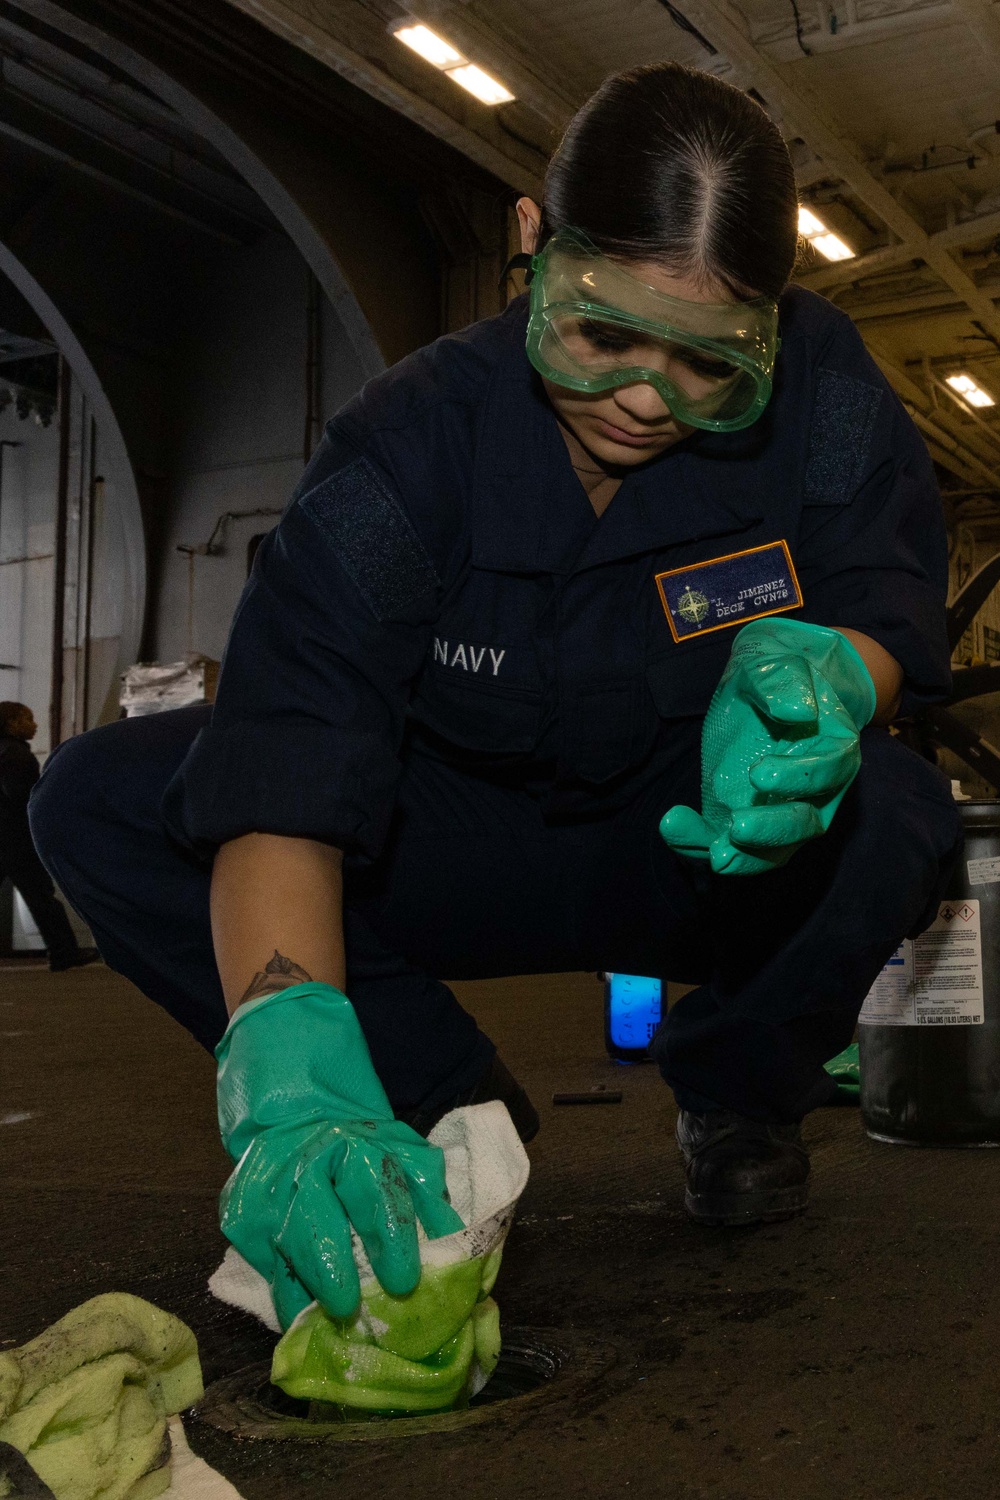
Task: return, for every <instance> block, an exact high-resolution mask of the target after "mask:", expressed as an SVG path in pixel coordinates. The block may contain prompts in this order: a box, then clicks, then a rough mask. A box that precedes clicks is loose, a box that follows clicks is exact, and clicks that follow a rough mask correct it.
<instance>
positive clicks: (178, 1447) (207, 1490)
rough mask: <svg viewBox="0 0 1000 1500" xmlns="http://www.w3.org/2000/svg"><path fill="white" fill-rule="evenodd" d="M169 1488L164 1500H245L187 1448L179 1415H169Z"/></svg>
mask: <svg viewBox="0 0 1000 1500" xmlns="http://www.w3.org/2000/svg"><path fill="white" fill-rule="evenodd" d="M169 1425H170V1488H169V1490H167V1491H165V1493H164V1496H163V1500H242V1496H241V1495H240V1492H239V1490H236V1489H234V1488H233V1486H232V1485H231V1484H230V1483H229V1480H228V1479H224V1478H223V1476H222V1475H221V1474H220V1473H219V1471H218V1469H210V1468H209V1467H208V1464H207V1463H206V1462H205V1460H204V1459H203V1458H196V1457H195V1455H194V1454H193V1453H192V1452H191V1449H190V1448H189V1447H188V1440H187V1437H186V1436H185V1433H184V1425H183V1423H182V1422H181V1419H180V1417H171V1418H170V1424H169Z"/></svg>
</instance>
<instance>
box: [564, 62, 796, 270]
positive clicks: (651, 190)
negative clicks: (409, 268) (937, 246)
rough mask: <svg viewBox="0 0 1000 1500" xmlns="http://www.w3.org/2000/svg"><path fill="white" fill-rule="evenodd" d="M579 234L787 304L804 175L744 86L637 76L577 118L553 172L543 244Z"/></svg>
mask: <svg viewBox="0 0 1000 1500" xmlns="http://www.w3.org/2000/svg"><path fill="white" fill-rule="evenodd" d="M570 226H572V227H574V228H577V229H583V230H585V231H586V233H587V234H588V235H589V236H590V238H591V239H592V240H593V241H594V243H595V244H596V245H597V247H598V249H600V250H603V251H604V252H605V254H607V255H613V256H618V257H620V258H622V259H626V260H657V261H662V262H663V264H664V265H665V266H668V267H669V268H670V269H671V270H677V271H680V272H683V273H685V274H689V275H690V274H695V275H697V276H700V277H702V278H704V279H705V280H706V281H707V280H714V281H720V282H722V283H723V285H724V286H726V287H727V288H728V290H729V291H730V292H731V293H732V294H733V295H734V296H736V297H741V298H744V297H747V296H753V295H754V294H757V293H760V294H763V295H766V296H769V297H777V296H778V295H779V293H780V292H781V291H782V289H783V288H784V286H785V283H786V282H787V280H788V278H789V276H790V274H791V271H792V266H793V265H794V263H795V254H796V247H797V244H798V204H797V195H796V188H795V174H794V173H793V171H792V164H791V161H790V160H789V156H788V151H787V150H786V148H785V143H784V141H783V140H782V138H781V134H780V132H779V130H778V128H777V126H776V125H775V124H774V122H773V121H772V120H771V119H770V118H769V116H768V115H767V114H766V113H765V111H764V110H763V109H762V108H761V107H760V105H759V104H757V103H756V102H755V101H754V100H753V99H751V98H750V97H749V95H747V94H745V93H743V91H742V90H741V89H738V88H735V87H734V86H733V85H732V84H730V83H723V82H722V80H721V79H720V78H715V77H713V76H712V75H711V74H710V73H697V72H695V71H694V70H693V69H691V68H684V67H681V66H680V64H678V63H653V64H651V65H649V66H648V67H642V68H630V69H629V70H628V71H627V72H624V73H615V74H614V75H613V76H612V77H611V78H608V79H606V80H605V82H604V83H603V84H602V85H601V87H600V88H599V89H598V90H597V93H596V94H594V95H593V97H592V98H591V99H589V100H588V101H587V103H586V104H585V105H584V106H583V108H582V109H581V110H579V111H578V112H577V114H576V115H575V116H574V117H573V119H572V120H571V121H570V124H569V127H568V129H567V131H566V134H565V135H564V136H563V139H562V142H561V143H560V145H559V148H558V150H557V151H556V153H555V155H554V156H553V158H552V160H551V162H550V163H549V169H548V172H547V173H546V177H545V190H544V195H543V204H542V232H541V237H540V240H539V244H540V245H541V244H543V243H544V242H545V240H547V239H548V238H549V237H550V235H552V234H554V233H555V231H556V230H558V229H563V228H566V227H570Z"/></svg>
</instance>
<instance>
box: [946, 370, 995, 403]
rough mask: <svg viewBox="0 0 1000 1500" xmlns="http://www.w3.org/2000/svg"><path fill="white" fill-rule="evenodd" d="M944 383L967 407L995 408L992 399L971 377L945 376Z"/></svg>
mask: <svg viewBox="0 0 1000 1500" xmlns="http://www.w3.org/2000/svg"><path fill="white" fill-rule="evenodd" d="M945 381H946V383H947V384H948V385H950V386H951V388H952V390H953V391H957V393H958V394H959V395H960V396H961V398H962V400H963V401H965V402H966V403H967V404H968V405H969V406H996V402H995V401H994V399H993V397H992V396H991V395H990V394H989V393H988V392H987V391H984V390H983V388H982V386H981V385H977V384H976V382H975V381H974V380H973V378H972V376H971V375H947V376H945Z"/></svg>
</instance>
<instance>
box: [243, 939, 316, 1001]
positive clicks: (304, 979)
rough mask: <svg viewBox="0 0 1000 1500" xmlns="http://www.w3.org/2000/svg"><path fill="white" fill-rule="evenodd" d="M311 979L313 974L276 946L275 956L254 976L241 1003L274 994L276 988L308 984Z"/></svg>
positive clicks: (284, 988)
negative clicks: (280, 951) (308, 972)
mask: <svg viewBox="0 0 1000 1500" xmlns="http://www.w3.org/2000/svg"><path fill="white" fill-rule="evenodd" d="M311 980H312V975H311V974H307V973H306V971H305V969H303V968H301V967H300V965H299V964H296V963H293V962H292V960H291V959H290V958H286V957H285V955H284V954H283V953H279V952H278V950H277V948H275V950H274V957H273V958H269V959H268V961H267V963H266V964H265V965H264V967H263V969H262V970H261V971H260V973H259V974H255V975H254V976H253V978H252V979H251V981H250V986H249V988H248V990H247V992H246V994H244V995H241V996H240V1004H241V1005H245V1004H246V1002H247V1001H248V1000H259V999H260V997H261V996H262V995H273V994H274V992H275V991H276V990H289V989H291V988H292V986H293V985H295V984H308V983H309V982H310V981H311Z"/></svg>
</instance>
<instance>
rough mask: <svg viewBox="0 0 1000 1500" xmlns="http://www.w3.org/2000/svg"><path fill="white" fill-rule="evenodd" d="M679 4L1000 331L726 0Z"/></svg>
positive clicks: (962, 278) (970, 288) (960, 274)
mask: <svg viewBox="0 0 1000 1500" xmlns="http://www.w3.org/2000/svg"><path fill="white" fill-rule="evenodd" d="M683 9H684V14H685V15H686V16H687V17H688V19H689V20H690V21H691V22H692V23H693V24H694V25H695V26H697V28H698V30H699V31H701V32H702V33H703V34H704V35H705V36H706V37H708V39H709V40H710V41H711V42H712V44H713V46H715V47H718V49H719V51H720V52H723V53H724V54H725V55H726V56H727V57H728V58H730V59H731V61H732V62H733V63H734V65H735V66H736V67H737V68H739V69H740V71H741V72H743V73H745V74H747V75H749V77H750V78H751V79H752V81H753V84H754V86H755V87H756V88H757V89H758V90H759V91H760V93H761V94H762V95H763V96H764V98H765V99H768V100H769V101H770V102H771V103H772V104H774V105H775V106H776V107H777V108H778V109H780V110H781V112H782V114H783V115H784V117H785V120H786V121H787V122H788V123H789V124H791V125H792V126H793V128H794V129H795V130H796V131H797V132H798V134H799V135H801V136H802V137H803V138H804V139H805V140H806V141H808V143H809V145H810V146H811V147H812V148H813V150H814V151H816V152H817V153H818V154H819V155H820V156H821V157H822V158H823V160H824V161H825V162H827V163H829V166H830V168H831V171H832V172H835V173H836V174H837V175H838V176H839V177H840V178H841V179H842V180H843V181H844V182H845V183H847V185H848V186H849V187H850V188H851V190H852V191H853V192H855V193H856V194H857V196H858V197H859V198H860V199H861V201H862V202H863V203H864V204H866V206H867V207H868V208H870V209H871V210H872V212H873V213H875V214H877V215H878V216H879V218H880V219H881V220H882V221H883V223H884V224H886V225H887V227H888V228H889V229H891V230H892V232H893V234H896V235H898V237H899V239H900V240H901V241H902V242H903V243H904V244H905V245H906V246H907V247H908V252H909V254H910V255H912V256H913V257H914V258H919V259H920V260H923V261H926V262H927V264H928V265H929V266H931V267H932V269H933V270H935V271H936V272H937V274H938V275H939V276H940V277H941V280H942V281H943V282H945V283H946V285H948V286H950V287H951V289H952V291H954V292H957V294H958V295H959V297H961V299H962V300H963V302H965V303H966V305H967V306H968V308H969V309H970V311H971V312H973V313H974V314H975V316H976V317H977V318H979V319H980V321H981V322H983V323H984V324H985V325H986V327H987V328H989V329H991V330H992V331H993V332H994V333H998V334H1000V314H998V313H997V310H996V308H995V307H994V306H993V303H992V302H991V301H990V299H989V298H988V297H986V296H985V295H984V294H983V293H982V292H980V290H979V288H978V287H977V286H976V284H975V282H974V281H973V280H972V278H971V276H968V275H966V273H965V272H964V271H963V270H962V269H961V267H959V266H958V265H956V263H955V262H954V261H953V260H952V258H951V256H950V255H949V254H948V252H947V251H946V250H943V249H941V248H940V247H939V246H936V245H934V244H933V243H932V238H931V236H930V235H929V234H927V232H926V231H925V230H924V229H922V228H921V226H920V225H919V224H918V223H917V221H916V220H915V219H914V218H912V217H911V215H910V214H908V213H907V212H906V210H905V209H904V208H902V207H901V206H900V204H899V203H897V202H896V200H895V198H894V197H893V196H892V194H891V193H890V192H889V191H888V189H887V188H885V187H884V186H883V184H882V183H881V182H879V181H878V179H877V178H876V177H874V176H873V175H872V174H871V172H869V170H868V168H867V167H866V166H864V164H863V163H862V162H860V161H859V160H858V158H857V157H856V156H855V155H854V153H853V151H851V150H850V149H849V147H848V146H847V145H846V143H845V142H844V140H843V139H842V138H841V136H840V135H839V134H838V132H837V130H836V127H835V126H834V125H833V123H832V122H831V121H830V120H829V119H827V117H826V116H825V115H824V114H823V113H822V112H821V110H820V108H819V107H818V106H817V105H814V104H812V103H810V102H809V101H808V100H807V99H805V98H804V97H803V95H802V94H801V93H800V92H799V90H798V89H797V88H795V87H794V86H793V85H792V84H791V83H790V82H789V80H788V79H787V78H786V76H785V73H784V71H783V70H782V68H781V67H780V66H779V65H778V64H776V63H773V62H771V61H770V60H769V59H768V58H766V57H765V56H764V54H763V53H762V52H761V51H760V50H759V49H758V47H756V46H755V44H754V43H753V41H751V39H750V37H748V36H747V34H746V32H745V31H744V30H743V28H742V27H741V26H740V25H739V24H738V22H737V21H736V20H735V19H734V17H733V15H732V14H731V13H730V10H729V8H728V6H727V5H726V3H725V0H683Z"/></svg>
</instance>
